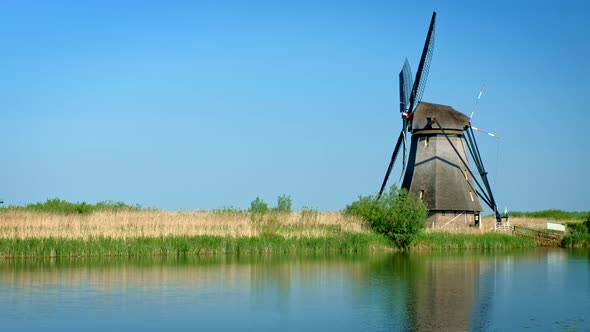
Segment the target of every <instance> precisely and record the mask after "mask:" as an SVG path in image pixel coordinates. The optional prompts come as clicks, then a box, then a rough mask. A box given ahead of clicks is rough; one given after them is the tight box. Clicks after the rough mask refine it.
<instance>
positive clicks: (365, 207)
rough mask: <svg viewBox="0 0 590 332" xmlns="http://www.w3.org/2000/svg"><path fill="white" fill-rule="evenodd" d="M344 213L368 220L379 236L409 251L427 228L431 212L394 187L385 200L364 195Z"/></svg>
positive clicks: (411, 195) (384, 196)
mask: <svg viewBox="0 0 590 332" xmlns="http://www.w3.org/2000/svg"><path fill="white" fill-rule="evenodd" d="M344 213H346V214H350V215H354V216H357V217H360V218H362V219H364V220H365V221H366V222H367V223H368V224H369V225H370V226H371V228H372V229H373V230H375V231H376V232H377V233H379V234H383V235H386V236H387V237H388V238H390V239H391V240H392V241H393V242H394V243H395V244H396V246H397V247H398V248H400V249H402V250H407V249H408V248H409V247H410V246H411V245H412V243H413V242H414V241H415V240H416V237H417V235H418V234H419V233H420V232H421V231H422V230H423V229H424V226H425V222H426V217H427V216H428V209H427V207H426V205H425V204H424V203H423V202H422V201H421V200H420V199H419V198H418V197H416V196H415V195H414V194H412V193H409V192H408V191H407V190H406V189H398V188H397V187H395V186H392V187H391V188H390V189H389V191H386V192H384V193H383V195H382V196H381V198H377V197H376V196H372V195H371V196H365V197H363V196H360V197H359V199H358V200H357V201H355V202H353V203H352V204H350V205H348V206H346V208H345V209H344Z"/></svg>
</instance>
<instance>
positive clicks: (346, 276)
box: [0, 249, 590, 332]
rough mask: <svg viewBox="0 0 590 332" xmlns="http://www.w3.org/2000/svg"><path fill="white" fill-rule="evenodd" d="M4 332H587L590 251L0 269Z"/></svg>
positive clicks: (27, 263) (17, 263)
mask: <svg viewBox="0 0 590 332" xmlns="http://www.w3.org/2000/svg"><path fill="white" fill-rule="evenodd" d="M0 330H1V331H44V332H48V331H225V330H234V331H238V330H239V331H398V330H401V331H468V330H471V331H510V330H529V331H588V330H590V250H588V249H584V250H564V249H535V250H526V251H509V252H506V251H504V252H495V253H494V252H473V251H471V252H450V253H449V252H446V253H411V254H406V255H404V254H399V253H383V254H371V255H358V254H357V255H303V256H284V255H269V256H240V257H236V256H210V257H189V258H183V257H174V258H150V259H121V258H117V259H114V258H113V259H71V260H64V259H61V260H12V261H0Z"/></svg>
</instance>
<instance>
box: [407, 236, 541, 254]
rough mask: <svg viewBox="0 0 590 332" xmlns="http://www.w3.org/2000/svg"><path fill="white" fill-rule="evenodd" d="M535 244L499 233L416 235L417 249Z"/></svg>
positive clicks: (488, 247)
mask: <svg viewBox="0 0 590 332" xmlns="http://www.w3.org/2000/svg"><path fill="white" fill-rule="evenodd" d="M536 245H537V244H536V242H535V241H534V240H531V239H527V238H522V237H518V236H512V235H508V234H499V233H483V234H465V233H446V232H427V233H426V232H425V233H421V234H420V235H418V238H417V240H416V246H415V248H417V249H423V250H446V249H478V250H489V249H495V250H497V249H517V248H518V249H520V248H533V247H535V246H536Z"/></svg>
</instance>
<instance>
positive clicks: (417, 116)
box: [412, 102, 469, 130]
mask: <svg viewBox="0 0 590 332" xmlns="http://www.w3.org/2000/svg"><path fill="white" fill-rule="evenodd" d="M433 118H436V121H437V122H438V123H439V124H440V126H441V127H442V128H443V129H455V130H463V129H464V128H465V127H466V126H467V125H468V124H469V117H468V116H467V115H465V114H463V113H461V112H459V111H457V110H456V109H454V108H452V107H451V106H447V105H440V104H432V103H427V102H420V104H418V107H416V110H415V111H414V113H413V114H412V130H420V129H438V126H437V125H434V127H431V126H433V125H432V119H433Z"/></svg>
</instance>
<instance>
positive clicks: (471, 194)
mask: <svg viewBox="0 0 590 332" xmlns="http://www.w3.org/2000/svg"><path fill="white" fill-rule="evenodd" d="M469 197H470V198H471V201H472V202H475V199H473V192H471V190H470V191H469Z"/></svg>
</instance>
